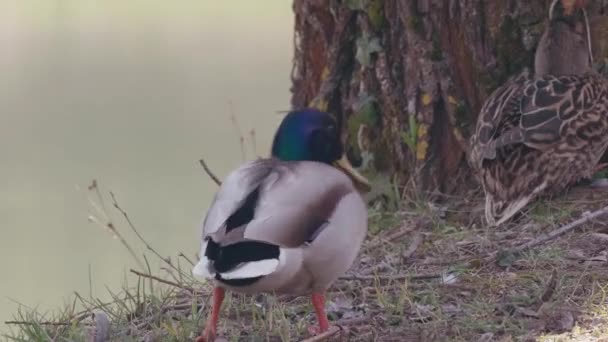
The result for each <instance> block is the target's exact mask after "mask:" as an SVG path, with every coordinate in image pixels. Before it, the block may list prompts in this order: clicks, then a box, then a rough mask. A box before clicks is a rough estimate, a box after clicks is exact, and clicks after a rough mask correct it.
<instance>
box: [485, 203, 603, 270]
mask: <svg viewBox="0 0 608 342" xmlns="http://www.w3.org/2000/svg"><path fill="white" fill-rule="evenodd" d="M607 214H608V206H607V207H604V208H602V209H599V210H596V211H594V212H591V213H583V215H582V216H581V218H579V219H578V220H575V221H572V222H570V223H568V224H567V225H564V226H561V227H560V228H558V229H555V230H553V231H551V232H550V233H548V234H543V235H541V236H539V237H537V238H536V239H534V240H532V241H528V242H526V243H524V244H521V245H519V246H516V247H513V248H512V249H510V250H509V251H508V252H509V253H513V254H515V253H519V252H522V251H524V250H526V249H529V248H533V247H536V246H538V245H540V244H543V243H545V242H547V241H550V240H553V239H555V238H557V237H558V236H560V235H563V234H565V233H567V232H569V231H571V230H573V229H574V228H577V227H578V226H580V225H582V224H584V223H587V222H589V221H593V220H595V219H596V218H598V217H601V216H604V215H607ZM497 255H498V253H497V252H493V253H491V254H490V255H489V256H488V257H487V258H486V260H487V261H492V260H493V259H495V258H496V256H497Z"/></svg>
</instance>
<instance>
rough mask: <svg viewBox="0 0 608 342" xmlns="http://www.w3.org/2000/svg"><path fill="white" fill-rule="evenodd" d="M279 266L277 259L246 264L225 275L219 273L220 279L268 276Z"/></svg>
mask: <svg viewBox="0 0 608 342" xmlns="http://www.w3.org/2000/svg"><path fill="white" fill-rule="evenodd" d="M277 266H279V260H278V259H264V260H259V261H251V262H246V263H244V264H243V265H241V266H239V267H237V268H235V269H233V270H230V271H228V272H225V273H220V275H221V276H222V279H245V278H255V277H261V276H265V275H269V274H270V273H272V272H274V271H275V270H276V269H277Z"/></svg>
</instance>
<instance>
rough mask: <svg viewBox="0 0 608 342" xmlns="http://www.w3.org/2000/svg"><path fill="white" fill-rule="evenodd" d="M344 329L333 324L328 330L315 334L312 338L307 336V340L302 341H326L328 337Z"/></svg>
mask: <svg viewBox="0 0 608 342" xmlns="http://www.w3.org/2000/svg"><path fill="white" fill-rule="evenodd" d="M341 331H342V329H341V328H340V327H337V326H333V327H330V328H329V330H327V331H326V332H324V333H322V334H319V335H316V336H313V337H311V338H307V339H305V340H302V341H301V342H319V341H325V340H326V339H328V338H330V337H332V336H334V335H336V334H337V333H339V332H341Z"/></svg>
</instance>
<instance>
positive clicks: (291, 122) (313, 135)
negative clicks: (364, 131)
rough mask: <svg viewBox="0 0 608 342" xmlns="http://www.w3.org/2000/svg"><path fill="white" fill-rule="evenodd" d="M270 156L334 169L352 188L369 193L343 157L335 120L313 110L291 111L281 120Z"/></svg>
mask: <svg viewBox="0 0 608 342" xmlns="http://www.w3.org/2000/svg"><path fill="white" fill-rule="evenodd" d="M272 156H273V157H275V158H278V159H281V160H285V161H316V162H321V163H325V164H330V165H333V166H336V167H338V168H339V169H341V170H342V171H344V173H346V174H347V175H348V176H349V177H351V178H352V179H353V181H354V182H355V185H357V186H358V187H359V188H360V189H362V190H367V191H369V182H368V181H367V179H365V178H364V177H363V176H362V175H360V174H359V173H358V172H357V171H356V170H355V169H354V168H353V167H352V165H350V163H349V162H348V159H347V158H346V156H345V155H344V146H343V144H342V142H341V141H340V134H339V130H338V126H337V124H336V122H335V120H334V119H333V118H332V117H331V115H329V114H328V113H325V112H321V111H318V110H316V109H304V110H298V111H292V112H290V113H289V114H287V115H286V116H285V118H283V121H282V122H281V124H280V125H279V128H278V129H277V132H276V133H275V136H274V140H273V142H272Z"/></svg>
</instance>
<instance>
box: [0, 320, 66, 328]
mask: <svg viewBox="0 0 608 342" xmlns="http://www.w3.org/2000/svg"><path fill="white" fill-rule="evenodd" d="M4 324H8V325H52V326H60V327H63V326H66V325H70V324H71V323H70V322H48V321H42V322H28V321H4Z"/></svg>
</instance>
